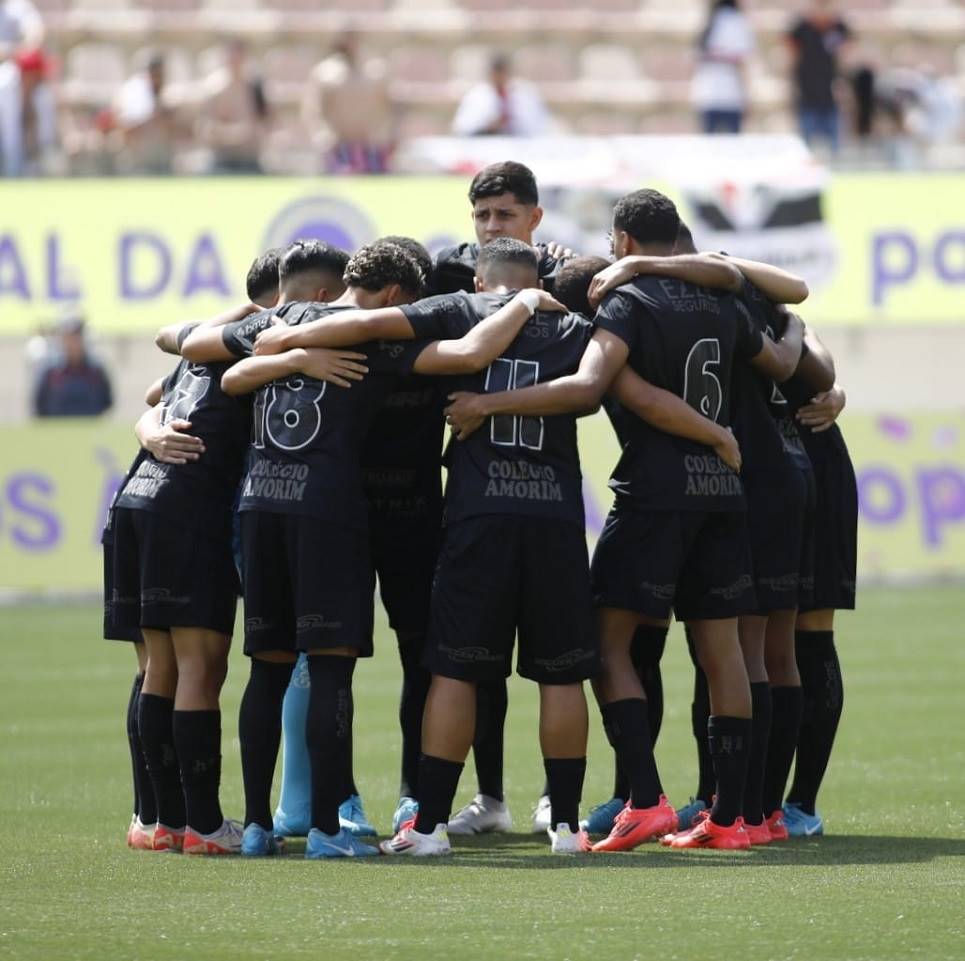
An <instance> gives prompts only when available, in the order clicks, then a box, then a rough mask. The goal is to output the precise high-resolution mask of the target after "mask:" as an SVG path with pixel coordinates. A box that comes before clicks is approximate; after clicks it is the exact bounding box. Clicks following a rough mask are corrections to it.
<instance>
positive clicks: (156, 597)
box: [141, 587, 191, 604]
mask: <svg viewBox="0 0 965 961" xmlns="http://www.w3.org/2000/svg"><path fill="white" fill-rule="evenodd" d="M190 601H191V598H190V597H178V596H176V595H175V594H172V593H171V591H170V589H169V588H167V587H148V588H147V589H146V590H143V591H141V603H142V604H188V603H190Z"/></svg>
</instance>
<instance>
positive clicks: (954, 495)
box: [915, 464, 965, 550]
mask: <svg viewBox="0 0 965 961" xmlns="http://www.w3.org/2000/svg"><path fill="white" fill-rule="evenodd" d="M915 481H916V483H917V486H918V499H919V501H920V503H921V525H922V531H923V533H924V537H925V544H926V545H927V546H928V547H929V548H931V549H932V550H936V549H938V548H940V547H941V546H942V539H943V534H944V528H945V525H946V524H953V523H960V522H961V521H963V520H965V474H963V473H962V471H961V469H960V468H958V467H955V466H952V465H950V464H949V465H946V466H943V467H933V468H921V469H920V470H918V471H917V472H916V475H915Z"/></svg>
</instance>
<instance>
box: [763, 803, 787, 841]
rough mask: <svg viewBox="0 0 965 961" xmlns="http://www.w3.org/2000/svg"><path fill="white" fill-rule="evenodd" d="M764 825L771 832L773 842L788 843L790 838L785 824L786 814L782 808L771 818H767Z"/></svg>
mask: <svg viewBox="0 0 965 961" xmlns="http://www.w3.org/2000/svg"><path fill="white" fill-rule="evenodd" d="M764 823H765V824H766V825H767V828H768V830H769V831H770V832H771V840H772V841H786V840H787V839H788V837H790V835H789V834H788V833H787V825H786V824H785V823H784V812H783V811H782V810H781V809H780V808H778V809H777V810H776V811H775V812H774V813H773V814H772V815H771V816H770V817H769V818H765V819H764Z"/></svg>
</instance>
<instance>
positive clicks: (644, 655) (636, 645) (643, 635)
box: [630, 624, 667, 745]
mask: <svg viewBox="0 0 965 961" xmlns="http://www.w3.org/2000/svg"><path fill="white" fill-rule="evenodd" d="M666 646H667V628H665V627H657V626H656V625H654V624H641V625H640V626H639V627H638V628H637V629H636V631H634V634H633V640H632V641H631V642H630V660H631V661H632V662H633V669H634V670H635V671H636V672H637V677H639V678H640V683H641V684H642V685H643V693H644V694H646V696H647V721H648V722H649V724H650V737H651V738H652V739H653V743H654V744H655V745H656V743H657V738H658V737H660V728H661V726H662V724H663V675H662V674H661V673H660V660H661V658H662V657H663V651H664V648H665V647H666Z"/></svg>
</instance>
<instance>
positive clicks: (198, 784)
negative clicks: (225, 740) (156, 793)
mask: <svg viewBox="0 0 965 961" xmlns="http://www.w3.org/2000/svg"><path fill="white" fill-rule="evenodd" d="M173 727H174V746H175V747H176V748H177V751H178V761H179V762H180V764H181V784H182V786H183V787H184V808H185V814H186V816H187V823H188V824H190V825H191V827H193V828H194V830H195V831H198V832H200V833H201V834H211V832H212V831H217V830H218V828H220V827H221V824H222V822H223V821H224V815H223V814H222V813H221V803H220V801H219V800H218V791H219V789H220V787H221V711H175V712H174V721H173Z"/></svg>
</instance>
